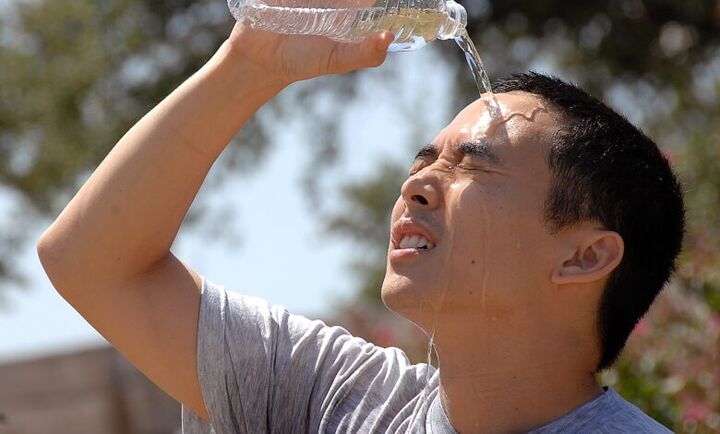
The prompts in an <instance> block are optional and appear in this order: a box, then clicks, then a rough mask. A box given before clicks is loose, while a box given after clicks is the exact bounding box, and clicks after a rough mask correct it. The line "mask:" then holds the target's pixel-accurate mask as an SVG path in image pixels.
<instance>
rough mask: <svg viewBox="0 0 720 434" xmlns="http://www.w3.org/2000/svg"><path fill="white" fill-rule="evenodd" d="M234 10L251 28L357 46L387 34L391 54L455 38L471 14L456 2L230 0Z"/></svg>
mask: <svg viewBox="0 0 720 434" xmlns="http://www.w3.org/2000/svg"><path fill="white" fill-rule="evenodd" d="M228 6H229V7H230V12H231V13H232V15H233V16H234V17H235V19H236V20H238V21H243V22H245V23H247V24H249V25H250V26H251V27H252V28H255V29H260V30H267V31H270V32H273V33H283V34H294V35H318V36H325V37H328V38H330V39H333V40H336V41H339V42H359V41H361V40H363V39H365V38H366V37H367V36H368V35H370V34H371V33H374V32H378V31H381V30H387V31H389V32H392V33H393V34H394V35H395V41H394V42H393V44H392V45H390V49H389V51H408V50H417V49H418V48H422V47H424V46H425V45H426V44H427V43H429V42H431V41H433V40H435V39H454V38H456V37H458V36H459V35H460V34H461V33H463V31H464V30H465V26H466V25H467V13H466V12H465V8H463V7H462V6H461V5H459V4H458V3H456V2H455V1H454V0H228Z"/></svg>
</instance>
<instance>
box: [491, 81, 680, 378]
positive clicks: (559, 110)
mask: <svg viewBox="0 0 720 434" xmlns="http://www.w3.org/2000/svg"><path fill="white" fill-rule="evenodd" d="M493 90H494V91H495V92H498V93H503V92H511V91H523V92H527V93H531V94H533V95H535V96H537V97H539V98H540V99H541V100H542V101H543V102H545V103H546V104H549V108H550V109H551V111H553V112H555V114H556V115H559V116H558V118H559V129H558V131H557V133H556V134H555V135H554V137H553V138H552V145H551V146H550V150H549V152H548V166H549V169H550V172H551V181H550V189H549V193H548V197H547V198H546V202H545V210H544V213H545V221H546V223H547V224H548V226H549V228H550V230H551V231H553V232H557V231H559V230H561V229H563V228H567V227H571V226H572V225H574V224H578V223H581V222H593V221H594V222H598V223H600V224H601V225H603V226H604V227H605V228H606V229H608V230H612V231H615V232H617V233H618V234H619V235H620V236H621V237H622V239H623V242H624V244H625V252H624V255H623V258H622V261H621V262H620V264H619V265H618V267H617V268H616V269H615V270H614V271H613V272H612V273H611V275H610V276H609V278H608V281H607V284H606V285H605V288H604V290H603V294H602V296H601V299H600V305H599V306H598V320H597V331H598V336H599V339H600V350H601V351H600V360H599V362H598V365H597V367H596V370H597V371H600V370H602V369H605V368H608V367H610V366H611V365H612V364H613V363H614V362H615V360H616V359H617V357H618V356H619V354H620V352H621V351H622V349H623V347H624V346H625V342H626V341H627V338H628V336H629V335H630V333H631V332H632V330H633V328H634V327H635V325H636V324H637V322H638V321H639V320H640V318H642V317H643V315H645V313H646V312H647V310H648V309H649V307H650V304H651V303H652V302H653V300H654V299H655V297H656V296H657V294H658V293H659V292H660V291H661V290H662V288H663V287H664V286H665V284H666V283H667V282H668V280H669V279H670V276H671V275H672V273H673V271H674V270H675V266H676V258H677V256H678V254H679V252H680V249H681V245H682V239H683V235H684V231H685V207H684V204H683V197H682V189H681V185H680V182H679V181H678V179H677V177H676V176H675V174H674V173H673V170H672V168H671V167H670V163H669V162H668V159H667V158H666V157H665V156H664V155H663V154H662V152H661V151H660V150H659V149H658V146H657V145H656V144H655V143H654V142H653V141H652V140H651V139H649V138H648V137H647V136H646V135H645V134H644V133H643V132H642V131H640V129H638V128H637V127H635V126H633V125H632V124H631V123H630V122H629V121H628V120H627V119H625V118H624V117H623V116H621V115H620V114H618V113H616V112H615V111H614V110H612V109H611V108H609V107H608V106H607V105H605V104H604V103H603V102H601V101H600V100H598V99H596V98H594V97H592V96H591V95H589V94H588V93H587V92H585V91H583V90H581V89H580V88H578V87H577V86H575V85H572V84H570V83H567V82H565V81H562V80H560V79H558V78H556V77H551V76H547V75H543V74H539V73H535V72H529V73H524V74H516V75H512V76H510V77H507V78H504V79H501V80H499V81H497V83H496V84H495V85H494V86H493Z"/></svg>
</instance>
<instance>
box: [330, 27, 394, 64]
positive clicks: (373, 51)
mask: <svg viewBox="0 0 720 434" xmlns="http://www.w3.org/2000/svg"><path fill="white" fill-rule="evenodd" d="M393 39H394V35H393V34H392V33H390V32H387V31H384V32H380V33H375V34H373V35H371V36H369V37H367V38H366V39H365V40H364V41H363V42H360V43H357V44H338V45H337V46H336V47H335V49H334V50H333V52H332V53H331V55H330V59H329V62H328V72H329V73H331V74H342V73H345V72H350V71H354V70H357V69H362V68H372V67H377V66H380V65H382V64H383V63H384V62H385V59H386V57H387V53H388V47H389V46H390V44H391V43H392V41H393Z"/></svg>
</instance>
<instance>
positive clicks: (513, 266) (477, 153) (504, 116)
mask: <svg viewBox="0 0 720 434" xmlns="http://www.w3.org/2000/svg"><path fill="white" fill-rule="evenodd" d="M496 100H497V103H498V104H499V108H500V110H501V114H500V115H499V116H498V114H497V113H495V114H494V115H492V116H491V113H490V111H489V110H488V108H489V99H488V97H483V98H482V99H480V100H478V101H476V102H474V103H473V104H471V105H470V106H468V107H467V108H465V109H464V110H463V111H462V112H461V113H460V114H459V115H458V116H457V117H456V118H455V119H454V120H453V121H452V123H450V125H448V126H447V127H446V128H445V129H444V130H443V131H442V132H441V133H440V134H439V135H438V136H437V138H435V140H434V141H433V143H432V145H429V146H426V147H423V148H422V149H421V150H420V152H419V153H418V156H417V158H416V160H415V162H414V164H413V165H412V167H411V169H410V173H409V176H408V178H407V180H406V181H405V183H404V184H403V186H402V189H401V195H400V197H399V198H398V200H397V202H396V204H395V207H394V208H393V213H392V234H391V241H390V246H389V253H388V263H387V272H386V276H385V281H384V283H383V287H382V296H383V301H384V302H385V304H386V305H387V306H388V307H389V308H390V309H391V310H394V311H396V312H397V313H400V314H402V315H404V316H406V317H407V318H409V319H411V320H412V321H415V322H416V323H418V324H420V325H421V326H423V327H424V328H425V329H426V330H428V329H429V328H432V327H433V325H434V324H435V322H436V321H438V320H442V318H443V317H449V316H453V317H458V316H460V317H462V316H464V315H478V314H479V312H480V314H482V312H485V313H487V314H488V315H492V316H493V317H495V316H498V315H505V314H507V315H511V314H514V313H515V312H518V311H521V310H522V309H523V308H527V307H529V306H537V305H538V304H539V303H542V302H543V301H544V300H545V299H546V298H547V297H546V295H547V291H549V290H550V289H551V288H552V285H551V283H550V280H549V275H550V273H551V270H552V267H553V265H554V263H555V261H556V255H555V250H556V249H557V246H556V244H555V243H556V242H555V240H554V238H553V236H552V235H550V234H549V232H548V230H547V227H546V225H545V223H544V220H543V206H544V201H545V198H546V196H547V192H548V185H549V180H550V173H549V169H548V167H547V163H546V155H547V151H548V147H549V145H550V141H551V138H552V135H553V133H554V131H555V123H554V121H553V118H552V116H551V114H550V113H549V112H548V110H547V109H546V108H545V107H544V106H543V104H542V103H541V101H539V100H538V99H537V98H535V97H534V96H532V95H530V94H526V93H522V92H511V93H507V94H498V95H496Z"/></svg>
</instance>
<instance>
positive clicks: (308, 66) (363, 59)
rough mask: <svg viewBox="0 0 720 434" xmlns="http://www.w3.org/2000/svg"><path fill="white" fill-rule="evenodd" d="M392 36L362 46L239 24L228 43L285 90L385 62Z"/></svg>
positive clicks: (382, 34)
mask: <svg viewBox="0 0 720 434" xmlns="http://www.w3.org/2000/svg"><path fill="white" fill-rule="evenodd" d="M392 41H393V35H392V33H390V32H379V33H374V34H372V35H370V36H369V37H367V38H366V39H365V40H364V41H362V42H360V43H340V42H335V41H333V40H331V39H328V38H325V37H321V36H305V35H281V34H276V33H270V32H266V31H262V30H255V29H253V28H251V27H250V26H248V25H246V24H242V23H237V24H236V25H235V28H233V31H232V34H231V35H230V38H229V39H228V43H229V45H230V47H231V51H232V52H233V53H234V54H237V55H239V56H241V57H242V58H244V59H245V60H246V61H249V62H251V63H252V64H254V65H255V66H257V67H258V68H260V69H262V70H263V72H264V75H265V77H268V78H270V79H273V80H275V81H276V82H277V83H279V84H280V85H281V86H287V85H289V84H291V83H293V82H296V81H300V80H306V79H309V78H313V77H318V76H321V75H326V74H342V73H345V72H350V71H354V70H357V69H362V68H369V67H376V66H380V65H382V63H383V62H385V58H386V56H387V50H388V47H389V46H390V44H391V43H392Z"/></svg>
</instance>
